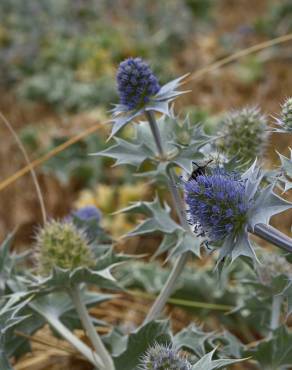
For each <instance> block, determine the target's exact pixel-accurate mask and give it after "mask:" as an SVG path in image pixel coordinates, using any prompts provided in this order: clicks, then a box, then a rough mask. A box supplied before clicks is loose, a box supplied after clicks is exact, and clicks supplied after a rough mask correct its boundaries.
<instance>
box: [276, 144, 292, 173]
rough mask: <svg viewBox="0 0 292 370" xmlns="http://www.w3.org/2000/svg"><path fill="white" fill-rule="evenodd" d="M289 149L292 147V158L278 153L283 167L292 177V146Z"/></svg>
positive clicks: (291, 155) (291, 151)
mask: <svg viewBox="0 0 292 370" xmlns="http://www.w3.org/2000/svg"><path fill="white" fill-rule="evenodd" d="M289 149H290V158H287V157H285V156H284V155H282V154H280V153H278V152H277V153H278V155H279V157H280V161H281V167H282V168H283V170H284V171H285V172H286V174H287V175H288V176H289V177H292V149H291V148H289Z"/></svg>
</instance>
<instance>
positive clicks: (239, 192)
mask: <svg viewBox="0 0 292 370" xmlns="http://www.w3.org/2000/svg"><path fill="white" fill-rule="evenodd" d="M184 188H185V201H186V204H187V206H188V215H189V220H190V222H191V223H192V224H193V225H194V226H195V231H196V232H198V233H199V235H201V236H204V237H207V239H208V240H209V241H213V242H216V241H220V240H222V239H224V238H225V237H226V236H227V235H229V234H234V235H236V234H237V233H239V232H240V231H242V228H243V226H244V225H245V224H246V222H247V211H248V208H249V204H248V202H247V201H246V197H245V182H244V181H243V180H242V179H241V178H240V176H238V175H237V174H235V173H227V172H225V171H224V170H223V169H220V168H215V169H213V170H210V173H209V174H205V175H200V176H197V177H196V179H192V178H190V179H189V180H188V181H186V182H185V184H184Z"/></svg>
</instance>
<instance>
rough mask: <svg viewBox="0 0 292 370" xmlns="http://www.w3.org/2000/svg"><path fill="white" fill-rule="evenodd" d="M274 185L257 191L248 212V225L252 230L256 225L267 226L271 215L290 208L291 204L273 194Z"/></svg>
mask: <svg viewBox="0 0 292 370" xmlns="http://www.w3.org/2000/svg"><path fill="white" fill-rule="evenodd" d="M273 187H274V185H273V184H271V185H268V186H267V187H266V188H264V189H260V190H259V194H258V196H256V198H255V204H254V206H253V207H252V208H251V209H250V210H249V212H248V223H249V225H250V227H251V228H252V229H253V228H254V226H255V225H256V224H258V223H264V224H268V223H269V221H270V218H271V217H272V216H273V215H276V214H278V213H281V212H284V211H286V210H288V209H290V208H291V206H292V203H290V202H288V201H286V200H284V199H282V198H281V197H279V196H278V195H277V194H275V193H274V192H273Z"/></svg>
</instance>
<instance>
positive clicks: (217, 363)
mask: <svg viewBox="0 0 292 370" xmlns="http://www.w3.org/2000/svg"><path fill="white" fill-rule="evenodd" d="M215 351H216V349H214V350H213V351H211V352H209V353H207V354H206V355H205V356H203V357H202V358H201V359H200V360H199V361H198V362H197V363H196V364H195V365H193V366H192V370H203V369H204V370H213V369H220V368H222V367H223V366H227V365H232V364H235V363H238V362H241V361H244V359H218V360H212V358H213V355H214V353H215Z"/></svg>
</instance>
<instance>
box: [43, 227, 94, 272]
mask: <svg viewBox="0 0 292 370" xmlns="http://www.w3.org/2000/svg"><path fill="white" fill-rule="evenodd" d="M36 239H37V245H36V247H37V248H36V260H37V263H38V270H39V272H40V273H41V274H44V275H47V274H49V273H50V272H51V271H52V269H53V268H54V267H60V268H63V269H70V270H73V269H75V268H77V267H91V266H92V265H93V264H94V257H93V254H92V252H91V249H90V246H89V244H88V241H87V239H86V236H85V234H84V233H83V232H82V231H81V230H79V229H78V228H77V227H76V226H75V225H74V224H73V223H72V222H59V221H54V220H53V221H49V222H47V223H46V224H45V226H44V227H43V228H42V229H40V230H39V232H38V234H37V238H36Z"/></svg>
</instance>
